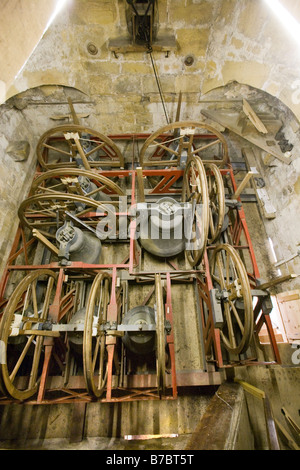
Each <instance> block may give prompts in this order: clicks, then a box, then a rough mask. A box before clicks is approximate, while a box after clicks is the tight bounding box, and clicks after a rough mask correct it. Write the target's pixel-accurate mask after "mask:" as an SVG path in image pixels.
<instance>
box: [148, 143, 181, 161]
mask: <svg viewBox="0 0 300 470" xmlns="http://www.w3.org/2000/svg"><path fill="white" fill-rule="evenodd" d="M154 144H156V145H157V146H158V147H160V148H162V149H163V150H166V151H167V152H170V153H173V155H176V157H179V153H178V152H177V151H176V150H173V149H172V148H170V147H167V146H166V145H164V144H162V143H161V142H157V141H154Z"/></svg>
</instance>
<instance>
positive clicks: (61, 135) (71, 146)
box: [36, 124, 124, 169]
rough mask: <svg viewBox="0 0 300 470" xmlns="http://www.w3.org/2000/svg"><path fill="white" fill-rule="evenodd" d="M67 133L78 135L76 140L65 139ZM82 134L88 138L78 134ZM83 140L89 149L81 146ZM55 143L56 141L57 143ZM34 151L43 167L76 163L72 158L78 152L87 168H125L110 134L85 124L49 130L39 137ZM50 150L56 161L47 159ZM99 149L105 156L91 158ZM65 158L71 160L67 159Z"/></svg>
mask: <svg viewBox="0 0 300 470" xmlns="http://www.w3.org/2000/svg"><path fill="white" fill-rule="evenodd" d="M70 134H74V135H76V134H77V135H78V137H79V139H78V140H76V141H75V140H74V139H72V138H71V139H69V140H67V139H66V137H65V136H67V137H68V135H70ZM84 134H87V135H88V136H89V138H88V139H85V138H83V137H81V136H82V135H84ZM86 142H88V143H89V144H90V145H91V146H92V148H91V149H88V151H85V148H84V147H85V145H84V144H85V143H86ZM58 143H59V145H58ZM54 144H56V146H55V145H54ZM36 151H37V157H38V161H39V163H40V165H41V166H42V167H43V168H46V169H52V168H58V167H66V166H71V167H76V166H78V165H77V164H76V162H75V161H74V157H75V155H76V154H77V153H80V154H81V155H82V156H83V157H84V159H86V160H87V161H88V167H90V168H99V167H100V168H101V167H117V168H124V157H123V155H122V153H121V152H120V150H119V148H118V147H117V146H116V144H115V143H114V142H113V141H112V140H111V139H110V138H109V137H106V136H105V135H103V134H101V133H100V132H97V131H95V130H93V129H90V128H88V127H83V126H79V125H76V124H70V125H63V126H57V127H54V128H52V129H49V130H48V131H47V132H45V133H44V134H43V135H42V137H41V138H40V140H39V142H38V144H37V150H36ZM49 151H51V152H52V154H53V155H52V157H53V158H54V159H55V160H56V161H54V162H53V163H52V162H48V161H47V159H48V153H49ZM98 151H100V152H102V154H104V155H103V156H102V157H100V158H99V160H97V161H92V160H91V158H92V157H94V156H95V154H96V152H98ZM66 159H69V160H71V161H69V162H68V161H66ZM57 160H58V161H57ZM88 167H86V166H85V168H86V169H89V168H88Z"/></svg>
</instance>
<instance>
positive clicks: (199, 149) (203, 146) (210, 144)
mask: <svg viewBox="0 0 300 470" xmlns="http://www.w3.org/2000/svg"><path fill="white" fill-rule="evenodd" d="M219 143H220V139H216V140H214V141H213V142H210V143H209V144H207V145H202V146H201V147H198V148H196V149H195V150H193V151H192V152H191V155H195V154H196V153H200V152H203V150H206V149H208V148H210V147H212V146H213V145H216V144H219Z"/></svg>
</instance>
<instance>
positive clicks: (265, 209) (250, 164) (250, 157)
mask: <svg viewBox="0 0 300 470" xmlns="http://www.w3.org/2000/svg"><path fill="white" fill-rule="evenodd" d="M242 155H243V157H244V159H245V163H246V167H247V170H248V171H252V172H253V173H254V175H253V178H252V180H251V184H252V186H253V188H254V190H255V194H256V197H257V201H258V208H259V211H260V213H261V215H262V217H264V218H266V219H274V218H275V217H276V209H275V207H274V206H273V204H272V203H271V200H270V197H269V195H268V193H267V191H266V189H265V188H261V187H259V184H258V182H259V178H261V171H260V167H259V165H258V162H257V159H256V156H255V154H254V151H253V149H251V148H243V149H242Z"/></svg>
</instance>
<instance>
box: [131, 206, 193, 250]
mask: <svg viewBox="0 0 300 470" xmlns="http://www.w3.org/2000/svg"><path fill="white" fill-rule="evenodd" d="M147 209H148V212H147V214H148V216H147V217H146V218H145V219H146V220H144V218H141V223H140V234H139V235H140V237H139V240H140V243H141V245H142V246H143V248H145V250H146V251H148V252H149V253H152V254H153V255H155V256H159V257H163V258H167V257H171V256H176V255H178V254H179V253H181V252H182V251H183V250H184V248H185V238H184V228H183V226H184V223H183V222H184V220H183V219H184V218H183V208H182V206H181V204H179V203H178V202H177V201H176V200H175V199H173V198H170V197H164V198H161V199H159V200H158V201H157V203H155V204H152V205H150V207H149V206H148V207H147Z"/></svg>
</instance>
